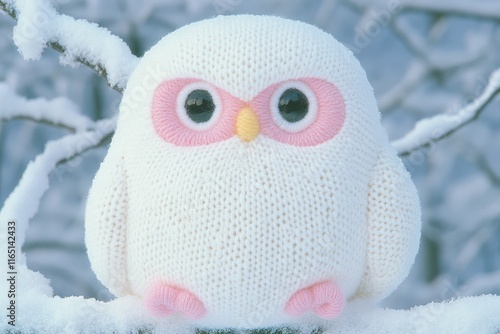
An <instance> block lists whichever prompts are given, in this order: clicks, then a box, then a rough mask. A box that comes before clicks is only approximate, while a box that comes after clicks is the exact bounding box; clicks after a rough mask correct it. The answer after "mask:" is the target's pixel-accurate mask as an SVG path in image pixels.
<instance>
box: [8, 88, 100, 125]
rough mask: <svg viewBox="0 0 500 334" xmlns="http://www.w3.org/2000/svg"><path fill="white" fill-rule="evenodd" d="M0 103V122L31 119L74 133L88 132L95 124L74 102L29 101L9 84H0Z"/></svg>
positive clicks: (65, 100) (54, 100) (55, 100)
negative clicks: (0, 102)
mask: <svg viewBox="0 0 500 334" xmlns="http://www.w3.org/2000/svg"><path fill="white" fill-rule="evenodd" d="M0 101H2V104H1V105H0V121H7V120H11V119H16V118H20V119H30V120H34V121H38V122H43V123H49V124H52V125H55V126H61V127H64V128H67V129H69V130H73V131H82V130H86V129H89V128H91V127H92V126H93V124H94V122H93V121H92V120H91V119H90V118H88V117H87V116H85V115H83V114H81V113H80V111H79V109H78V107H77V106H76V105H75V104H74V103H73V102H72V101H70V100H69V99H67V98H64V97H59V98H55V99H53V100H50V101H49V100H46V99H44V98H37V99H33V100H28V99H26V98H25V97H22V96H19V95H17V94H16V93H15V92H14V91H13V90H12V88H10V87H9V86H8V85H7V84H5V83H0Z"/></svg>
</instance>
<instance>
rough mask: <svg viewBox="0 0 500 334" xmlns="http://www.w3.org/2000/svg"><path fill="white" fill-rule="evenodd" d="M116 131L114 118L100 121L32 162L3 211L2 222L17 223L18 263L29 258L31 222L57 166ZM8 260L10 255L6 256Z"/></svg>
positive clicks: (3, 237)
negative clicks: (27, 242)
mask: <svg viewBox="0 0 500 334" xmlns="http://www.w3.org/2000/svg"><path fill="white" fill-rule="evenodd" d="M114 128H115V120H114V119H111V120H110V119H106V120H102V121H99V122H98V123H97V124H96V126H95V129H93V130H89V131H85V132H79V133H76V134H71V135H67V136H65V137H63V138H61V139H58V140H54V141H51V142H48V143H47V144H46V145H45V150H44V152H43V153H41V154H40V155H38V156H37V157H36V158H35V160H33V161H32V162H30V163H29V164H28V166H27V168H26V170H25V171H24V173H23V176H22V178H21V180H20V181H19V184H18V185H17V187H16V188H15V189H14V191H13V192H12V193H11V194H10V195H9V197H8V198H7V200H6V201H5V203H4V205H3V207H2V209H1V210H0V222H7V221H15V222H16V247H17V250H18V251H17V263H18V264H21V265H24V264H25V263H26V258H25V256H24V255H23V254H22V253H21V251H20V250H21V247H22V245H23V244H24V241H25V236H26V232H27V230H28V226H29V221H30V219H31V218H33V216H34V215H35V214H36V213H37V211H38V206H39V203H40V199H41V198H42V196H43V194H44V193H45V192H46V191H47V189H48V188H49V173H50V172H52V171H54V170H55V168H56V167H57V164H58V163H59V162H61V161H63V160H67V159H71V158H73V157H75V156H76V155H78V154H81V153H82V152H84V151H86V150H87V149H89V148H91V147H94V146H96V145H97V144H98V143H99V142H100V141H101V140H102V139H103V138H105V137H106V136H108V135H109V134H111V133H112V131H113V130H114ZM6 226H7V225H6V224H5V223H2V224H1V225H0V227H1V232H2V233H1V239H0V240H1V241H2V246H1V247H2V249H1V250H0V251H1V252H2V253H3V252H5V250H6V249H7V247H5V245H6V239H7V238H6V235H7V233H6ZM4 258H6V256H5V257H4Z"/></svg>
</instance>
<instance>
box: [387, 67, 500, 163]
mask: <svg viewBox="0 0 500 334" xmlns="http://www.w3.org/2000/svg"><path fill="white" fill-rule="evenodd" d="M499 91H500V69H497V70H496V71H494V72H493V73H492V74H491V76H490V80H489V82H488V85H487V86H486V88H485V89H484V91H483V93H482V94H481V95H480V96H479V97H478V98H477V99H475V100H474V101H472V102H471V103H469V104H467V105H466V106H465V107H463V108H462V109H460V110H459V111H458V112H457V113H455V114H440V115H436V116H434V117H430V118H426V119H423V120H421V121H419V122H417V123H416V124H415V126H414V128H413V130H411V131H410V132H408V133H407V134H406V135H405V136H404V137H403V138H400V139H398V140H395V141H393V142H392V145H393V146H394V148H396V150H397V151H398V153H399V155H407V154H409V153H410V152H412V151H414V150H416V149H418V148H420V147H423V146H426V145H430V144H432V143H433V142H436V141H438V140H440V139H442V138H444V137H446V136H448V135H450V134H451V133H453V132H454V131H456V130H458V129H459V128H461V127H462V126H464V125H465V124H467V123H469V122H470V121H472V120H474V119H475V118H476V117H477V116H479V113H480V112H481V111H482V110H483V108H484V107H485V106H486V105H487V104H488V102H490V101H491V99H493V98H494V97H495V95H496V94H497V93H498V92H499Z"/></svg>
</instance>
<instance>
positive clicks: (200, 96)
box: [184, 89, 215, 123]
mask: <svg viewBox="0 0 500 334" xmlns="http://www.w3.org/2000/svg"><path fill="white" fill-rule="evenodd" d="M184 108H185V109H186V112H187V115H188V116H189V118H191V120H192V121H193V122H195V123H205V122H208V121H209V120H210V118H212V115H213V114H214V110H215V104H214V100H213V99H212V95H210V93H209V92H208V91H206V90H204V89H196V90H193V91H192V92H191V93H189V94H188V96H187V98H186V102H185V103H184Z"/></svg>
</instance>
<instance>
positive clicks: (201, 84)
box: [152, 78, 345, 146]
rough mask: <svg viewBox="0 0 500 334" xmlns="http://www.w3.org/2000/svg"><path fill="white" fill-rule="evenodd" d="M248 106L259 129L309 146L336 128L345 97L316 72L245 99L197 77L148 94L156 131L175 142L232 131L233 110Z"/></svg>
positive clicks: (216, 138)
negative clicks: (311, 76) (313, 76)
mask: <svg viewBox="0 0 500 334" xmlns="http://www.w3.org/2000/svg"><path fill="white" fill-rule="evenodd" d="M245 107H250V108H251V110H253V112H254V113H255V114H256V115H257V118H258V123H259V124H258V127H259V129H260V133H261V134H262V135H265V136H268V137H269V138H272V139H274V140H276V141H279V142H282V143H285V144H289V145H294V146H315V145H318V144H321V143H323V142H325V141H327V140H329V139H331V138H333V137H335V135H336V134H337V133H338V132H339V131H340V129H341V128H342V125H343V123H344V120H345V103H344V99H343V97H342V94H341V93H340V91H339V89H338V88H337V87H336V86H335V85H333V84H332V83H330V82H328V81H326V80H322V79H317V78H302V79H297V80H287V81H284V82H280V83H276V84H273V85H271V86H269V87H267V88H266V89H264V90H263V91H262V92H260V93H259V94H258V95H257V96H255V97H254V98H253V99H252V100H251V101H248V102H245V101H241V100H240V99H238V98H236V97H234V96H232V95H231V94H229V93H228V92H226V91H224V90H222V89H220V88H218V87H216V86H214V85H212V84H210V83H207V82H205V81H202V80H198V79H173V80H169V81H165V82H163V83H161V84H160V85H159V86H158V87H157V89H156V91H155V93H154V97H153V105H152V120H153V124H154V127H155V130H156V132H157V133H158V135H159V136H160V137H162V138H163V139H164V140H165V141H167V142H169V143H172V144H174V145H177V146H199V145H209V144H213V143H216V142H220V141H224V140H227V139H229V138H231V137H233V136H234V135H235V134H236V121H237V117H238V113H239V112H240V111H241V110H242V109H243V108H245Z"/></svg>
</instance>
